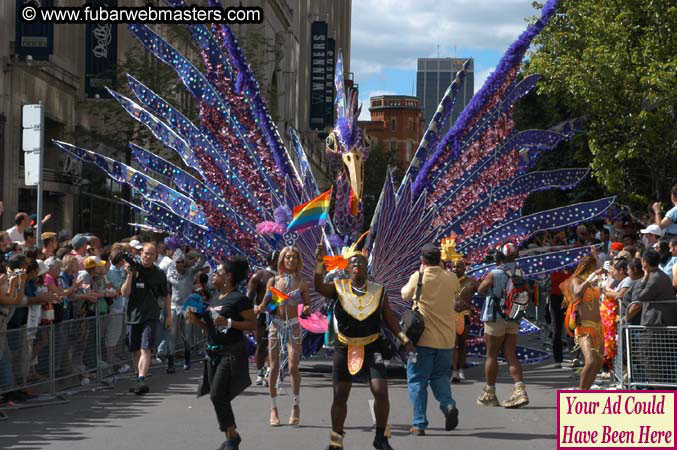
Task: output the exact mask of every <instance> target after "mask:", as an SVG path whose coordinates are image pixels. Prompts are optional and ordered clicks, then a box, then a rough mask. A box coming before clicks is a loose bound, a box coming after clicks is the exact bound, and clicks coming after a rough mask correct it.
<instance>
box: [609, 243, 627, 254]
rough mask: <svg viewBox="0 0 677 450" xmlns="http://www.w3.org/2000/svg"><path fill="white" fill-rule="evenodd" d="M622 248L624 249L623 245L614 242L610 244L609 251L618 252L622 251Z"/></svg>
mask: <svg viewBox="0 0 677 450" xmlns="http://www.w3.org/2000/svg"><path fill="white" fill-rule="evenodd" d="M623 247H625V245H624V244H623V243H622V242H614V243H612V244H611V250H612V251H614V252H620V251H621V250H623Z"/></svg>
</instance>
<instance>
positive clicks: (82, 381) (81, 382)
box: [80, 377, 89, 386]
mask: <svg viewBox="0 0 677 450" xmlns="http://www.w3.org/2000/svg"><path fill="white" fill-rule="evenodd" d="M88 384H89V378H87V377H82V379H81V380H80V386H87V385H88Z"/></svg>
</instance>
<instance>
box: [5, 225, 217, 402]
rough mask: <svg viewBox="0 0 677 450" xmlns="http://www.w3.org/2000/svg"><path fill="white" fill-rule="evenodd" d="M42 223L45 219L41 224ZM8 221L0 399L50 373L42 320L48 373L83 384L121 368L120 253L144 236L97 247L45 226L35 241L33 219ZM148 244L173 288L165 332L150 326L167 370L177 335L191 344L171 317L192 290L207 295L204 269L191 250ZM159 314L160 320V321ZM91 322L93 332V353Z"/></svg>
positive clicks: (96, 241)
mask: <svg viewBox="0 0 677 450" xmlns="http://www.w3.org/2000/svg"><path fill="white" fill-rule="evenodd" d="M48 221H49V217H48V216H46V217H45V219H43V224H44V225H45V228H49V227H48V223H49V222H48ZM14 223H15V225H14V226H12V227H11V228H10V229H8V230H6V231H0V396H1V397H0V403H2V402H7V401H15V400H23V399H24V398H26V397H27V396H29V395H30V394H29V392H28V391H27V390H24V389H19V387H22V386H26V385H31V384H37V383H40V382H41V381H44V380H46V379H47V378H48V377H49V376H50V373H49V366H50V361H49V358H50V349H49V347H50V342H49V331H48V328H49V327H43V325H54V327H52V328H53V339H54V346H53V349H52V350H51V351H52V352H53V353H54V365H55V367H54V370H55V376H56V377H58V378H68V377H69V376H75V377H79V382H80V383H82V384H83V385H84V384H88V383H89V380H90V378H91V377H93V376H94V372H95V371H96V369H97V365H99V367H101V364H103V365H104V366H105V369H106V370H108V371H116V372H120V373H124V372H127V371H129V370H130V367H129V365H128V364H127V362H129V356H128V354H127V351H126V345H125V338H126V336H127V329H126V327H125V322H126V321H125V312H126V307H127V302H128V299H127V298H126V297H125V296H123V295H122V292H121V288H122V285H123V283H124V281H125V279H126V277H127V274H128V271H127V270H126V268H125V265H126V264H127V262H126V261H125V258H124V257H125V255H131V256H132V257H135V258H138V257H139V255H140V253H141V251H142V249H143V247H144V244H145V243H148V242H152V239H148V238H146V239H142V236H140V235H137V236H131V237H129V238H126V239H122V240H120V241H119V242H115V243H110V244H106V245H104V243H103V242H102V240H101V239H100V238H99V237H97V236H95V235H93V234H76V235H75V236H69V235H68V234H66V233H65V232H61V233H55V232H51V231H45V232H43V233H42V235H41V236H40V237H41V239H40V243H39V245H38V241H37V239H36V233H37V231H36V227H35V225H36V223H35V217H34V216H29V215H28V214H27V213H23V212H20V213H18V214H17V215H16V217H15V221H14ZM144 240H145V241H146V242H142V241H144ZM166 242H167V243H168V244H169V245H165V243H166ZM152 243H153V244H154V245H155V247H156V248H157V255H158V256H157V260H156V261H155V264H156V265H157V266H158V267H159V268H160V269H161V270H162V271H163V272H164V273H165V274H167V279H168V280H169V284H170V286H171V287H172V288H173V289H172V316H173V318H172V319H173V326H172V327H171V328H169V329H168V330H167V331H166V333H165V330H164V327H163V326H159V327H158V330H157V334H156V337H157V338H156V343H157V344H159V345H158V346H156V348H155V351H156V354H157V355H158V357H161V358H163V360H166V359H165V358H168V359H169V365H168V367H167V371H168V372H169V373H172V372H173V371H174V364H173V359H174V354H175V352H176V341H177V339H178V338H180V339H182V340H183V341H184V346H185V347H186V348H187V349H189V347H190V345H192V343H193V340H192V339H191V338H192V332H193V331H192V329H191V330H190V334H189V333H187V331H188V330H187V327H186V325H185V323H184V322H183V321H182V320H181V319H180V318H179V317H178V316H180V314H178V311H179V310H180V308H181V305H182V302H183V300H185V298H186V297H187V296H188V295H190V294H192V293H193V292H199V293H200V294H201V295H203V296H205V297H209V296H210V295H213V292H212V291H210V290H209V289H208V285H207V278H208V275H206V274H207V273H208V272H209V266H208V265H206V264H205V259H204V257H200V254H199V253H198V252H197V251H195V250H193V249H190V248H188V247H186V246H181V245H177V244H175V241H173V240H168V239H161V240H158V241H157V242H152ZM207 300H208V299H207ZM164 315H165V314H163V316H164ZM83 319H85V320H83ZM162 319H163V320H162V323H163V324H164V323H165V320H166V318H165V317H163V318H162ZM95 321H98V327H99V334H100V336H99V339H100V340H99V341H98V345H99V347H100V348H99V356H98V357H97V349H96V346H97V340H96V339H97V337H96V324H95ZM99 359H101V360H102V361H99ZM185 361H186V362H185V364H184V368H186V369H189V368H190V353H189V351H186V352H185ZM14 387H16V388H17V390H12V388H14Z"/></svg>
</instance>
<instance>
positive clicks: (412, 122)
mask: <svg viewBox="0 0 677 450" xmlns="http://www.w3.org/2000/svg"><path fill="white" fill-rule="evenodd" d="M409 131H414V119H413V118H412V117H410V118H409Z"/></svg>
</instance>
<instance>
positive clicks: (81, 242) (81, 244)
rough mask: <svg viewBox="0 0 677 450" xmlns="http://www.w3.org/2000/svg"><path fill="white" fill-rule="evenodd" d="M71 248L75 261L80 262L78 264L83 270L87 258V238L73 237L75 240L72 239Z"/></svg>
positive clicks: (82, 236)
mask: <svg viewBox="0 0 677 450" xmlns="http://www.w3.org/2000/svg"><path fill="white" fill-rule="evenodd" d="M71 247H73V250H72V251H71V255H73V256H75V259H77V260H78V264H79V265H80V269H82V268H83V267H84V266H83V265H82V263H83V261H84V260H85V258H86V257H87V237H86V236H84V235H82V234H76V235H75V236H73V239H71Z"/></svg>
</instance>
